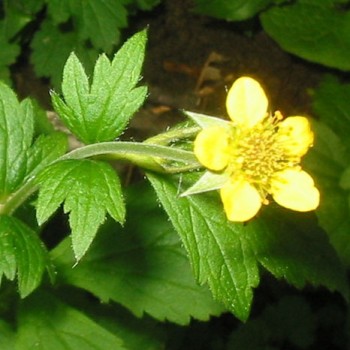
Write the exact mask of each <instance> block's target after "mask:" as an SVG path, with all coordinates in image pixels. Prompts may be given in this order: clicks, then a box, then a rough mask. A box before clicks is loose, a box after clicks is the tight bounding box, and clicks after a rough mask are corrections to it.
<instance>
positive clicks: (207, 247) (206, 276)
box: [148, 173, 259, 320]
mask: <svg viewBox="0 0 350 350" xmlns="http://www.w3.org/2000/svg"><path fill="white" fill-rule="evenodd" d="M148 178H149V180H150V181H151V183H152V185H153V187H154V188H155V190H156V193H157V195H158V197H159V199H160V201H161V203H162V205H163V206H164V208H165V210H166V212H167V214H168V215H169V217H170V220H171V221H172V223H173V225H174V227H175V229H176V231H177V232H178V234H179V235H180V237H181V240H182V243H183V244H184V246H185V248H186V250H187V253H188V255H189V258H190V262H191V264H192V269H193V272H194V274H195V277H196V279H197V280H198V282H199V283H200V284H204V283H208V285H209V287H210V290H211V292H212V293H213V296H214V298H215V299H217V300H219V301H220V302H222V303H223V304H224V305H225V306H226V307H227V308H228V309H229V310H230V311H232V312H233V313H234V314H235V315H236V316H237V317H238V318H240V319H241V320H246V319H247V317H248V316H249V312H250V307H251V303H252V298H253V291H252V288H254V287H256V286H257V285H258V283H259V273H258V266H257V261H256V259H255V256H254V252H253V250H252V249H251V247H250V244H249V242H248V241H247V240H246V239H245V236H244V234H245V229H244V226H243V225H242V224H233V223H229V222H228V221H227V220H226V217H225V214H224V212H223V210H222V206H221V204H220V203H219V201H218V199H217V197H216V196H212V194H207V195H202V194H201V195H194V196H189V197H183V198H179V197H178V193H179V188H178V184H177V182H175V181H172V180H171V179H169V178H165V177H161V176H158V175H155V174H150V173H149V174H148ZM187 182H188V180H187V181H186V178H183V186H184V187H185V186H186V183H187Z"/></svg>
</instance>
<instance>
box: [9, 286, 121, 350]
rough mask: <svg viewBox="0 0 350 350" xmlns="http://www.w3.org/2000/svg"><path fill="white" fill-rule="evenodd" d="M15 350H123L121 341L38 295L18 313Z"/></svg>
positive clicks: (45, 295)
mask: <svg viewBox="0 0 350 350" xmlns="http://www.w3.org/2000/svg"><path fill="white" fill-rule="evenodd" d="M16 349H17V350H28V349H40V350H41V349H42V350H44V349H45V350H76V349H84V350H85V349H86V350H106V349H116V350H123V349H125V348H124V347H123V345H122V341H121V340H120V339H119V338H118V337H116V336H115V335H114V334H112V333H111V332H109V331H107V330H106V329H105V328H103V327H101V326H100V325H98V324H97V323H95V322H94V321H93V320H92V319H90V318H89V317H87V316H85V315H84V314H83V313H82V312H81V311H79V310H77V309H74V308H72V307H70V306H68V305H67V304H65V303H63V302H61V301H60V300H59V299H57V298H56V297H55V296H54V295H52V294H49V293H47V292H46V293H45V292H40V293H39V292H38V293H35V294H34V295H32V296H31V297H30V298H28V299H26V300H25V301H24V302H23V303H22V305H21V306H20V310H19V326H18V337H17V341H16Z"/></svg>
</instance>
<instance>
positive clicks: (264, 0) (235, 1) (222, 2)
mask: <svg viewBox="0 0 350 350" xmlns="http://www.w3.org/2000/svg"><path fill="white" fill-rule="evenodd" d="M271 3H273V0H231V1H227V0H214V1H213V0H212V1H206V0H196V1H195V4H196V7H195V10H196V11H197V12H199V13H202V14H206V15H209V16H213V17H217V18H223V19H226V20H232V21H243V20H246V19H248V18H251V17H253V16H255V15H256V14H257V13H258V12H260V11H261V10H263V9H264V8H266V7H267V5H269V4H271Z"/></svg>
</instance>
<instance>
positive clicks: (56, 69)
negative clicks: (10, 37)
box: [30, 19, 98, 89]
mask: <svg viewBox="0 0 350 350" xmlns="http://www.w3.org/2000/svg"><path fill="white" fill-rule="evenodd" d="M31 49H32V55H31V57H30V60H31V63H32V64H33V65H34V68H35V72H36V74H37V75H38V76H40V77H48V78H50V79H51V81H52V83H53V85H54V86H55V87H56V88H57V89H58V88H59V86H60V85H61V82H62V74H63V67H64V64H65V62H66V60H67V58H68V57H69V54H70V53H71V52H72V50H75V51H76V52H77V54H79V57H81V59H82V60H83V62H84V65H85V68H86V70H87V71H88V72H90V71H92V67H93V65H94V63H95V61H96V59H97V57H98V51H97V50H96V49H94V48H87V47H85V46H84V43H83V42H81V41H79V40H78V37H77V33H76V32H73V31H72V32H69V31H68V32H62V31H60V30H59V28H58V27H57V26H56V25H55V24H54V23H53V22H52V21H50V19H46V20H44V21H43V23H42V25H41V27H40V30H38V31H37V32H36V34H35V36H34V38H33V40H32V42H31Z"/></svg>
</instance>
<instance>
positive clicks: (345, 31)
mask: <svg viewBox="0 0 350 350" xmlns="http://www.w3.org/2000/svg"><path fill="white" fill-rule="evenodd" d="M342 2H343V1H339V0H323V1H319V0H299V1H293V2H287V3H286V4H285V5H284V6H275V7H271V8H270V9H268V10H267V11H265V12H263V13H262V14H261V16H260V19H261V23H262V26H263V28H264V30H265V31H266V32H267V33H268V34H269V35H270V36H271V37H272V38H273V39H274V40H276V41H277V43H278V44H279V45H280V46H281V47H282V48H283V49H284V50H286V51H288V52H290V53H293V54H295V55H298V56H299V57H302V58H304V59H307V60H309V61H312V62H316V63H320V64H323V65H326V66H328V67H333V68H338V69H342V70H350V61H349V57H348V52H349V50H350V30H349V29H350V25H349V24H350V11H349V10H347V9H346V8H341V7H340V6H341V3H342ZM338 5H339V6H338ZM335 25H336V28H337V30H334V26H335Z"/></svg>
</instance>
